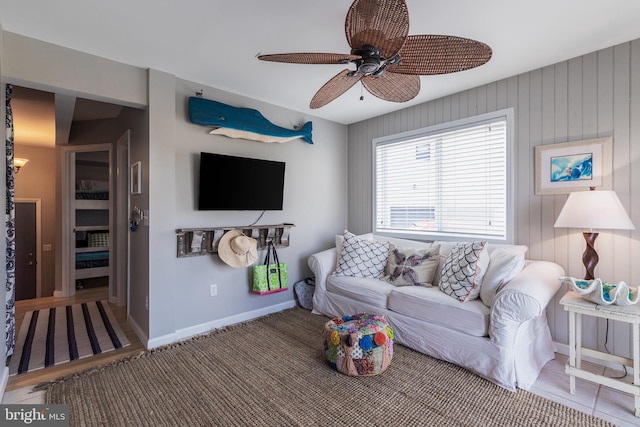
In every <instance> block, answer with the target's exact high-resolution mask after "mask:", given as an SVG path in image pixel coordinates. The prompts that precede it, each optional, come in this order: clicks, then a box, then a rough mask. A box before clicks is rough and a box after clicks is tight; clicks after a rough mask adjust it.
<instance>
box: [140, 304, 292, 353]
mask: <svg viewBox="0 0 640 427" xmlns="http://www.w3.org/2000/svg"><path fill="white" fill-rule="evenodd" d="M295 306H296V302H295V301H287V302H284V303H281V304H276V305H271V306H269V307H264V308H261V309H258V310H253V311H247V312H244V313H240V314H235V315H233V316H229V317H225V318H222V319H217V320H213V321H211V322H206V323H201V324H199V325H195V326H190V327H188V328H184V329H178V330H177V331H175V332H174V333H172V334H167V335H163V336H160V337H156V338H151V339H149V340H148V342H147V348H148V349H152V348H156V347H161V346H163V345H168V344H172V343H174V342H178V341H183V340H185V339H187V338H191V337H194V336H196V335H202V334H206V333H207V332H211V331H212V330H214V329H218V328H223V327H225V326H229V325H234V324H236V323H241V322H246V321H249V320H253V319H256V318H258V317H262V316H266V315H268V314H272V313H277V312H279V311H283V310H287V309H289V308H293V307H295Z"/></svg>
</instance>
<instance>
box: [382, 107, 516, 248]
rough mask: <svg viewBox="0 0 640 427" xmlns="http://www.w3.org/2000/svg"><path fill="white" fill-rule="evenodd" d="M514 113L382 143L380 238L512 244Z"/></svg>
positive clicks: (400, 136) (504, 112) (454, 124)
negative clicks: (486, 241)
mask: <svg viewBox="0 0 640 427" xmlns="http://www.w3.org/2000/svg"><path fill="white" fill-rule="evenodd" d="M512 114H513V113H512V110H503V111H497V112H494V113H490V114H485V115H482V116H476V117H472V118H469V119H464V120H459V121H456V122H452V123H446V124H443V125H438V126H434V127H430V128H426V129H419V130H416V131H411V132H406V133H403V134H399V135H392V136H388V137H384V138H377V139H375V140H374V141H373V144H374V156H375V158H374V166H375V177H374V196H375V202H374V220H375V221H374V223H375V232H382V233H385V232H386V233H389V234H401V235H403V236H406V235H416V236H415V237H418V238H423V239H441V240H447V239H449V240H455V239H460V238H473V239H489V240H493V241H502V242H510V241H511V238H512V231H511V230H512V227H513V220H512V218H511V215H512V214H511V212H512V209H511V207H510V203H511V197H510V196H509V194H510V191H511V179H510V178H511V174H510V170H509V168H510V166H511V162H510V159H509V156H510V153H511V137H510V135H511V129H510V128H511V123H512Z"/></svg>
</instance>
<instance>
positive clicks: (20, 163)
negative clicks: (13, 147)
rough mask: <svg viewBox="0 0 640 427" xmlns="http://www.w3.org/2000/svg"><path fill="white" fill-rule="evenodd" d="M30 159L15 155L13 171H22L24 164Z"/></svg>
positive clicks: (15, 172)
mask: <svg viewBox="0 0 640 427" xmlns="http://www.w3.org/2000/svg"><path fill="white" fill-rule="evenodd" d="M28 161H29V159H23V158H20V157H14V158H13V173H14V174H17V173H18V172H20V168H21V167H23V166H24V165H26V164H27V162H28Z"/></svg>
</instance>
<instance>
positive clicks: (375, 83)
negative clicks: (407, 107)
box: [362, 73, 420, 102]
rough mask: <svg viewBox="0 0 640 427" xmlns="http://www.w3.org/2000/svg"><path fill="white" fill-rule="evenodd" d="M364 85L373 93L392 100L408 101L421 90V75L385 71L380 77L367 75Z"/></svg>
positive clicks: (363, 80)
mask: <svg viewBox="0 0 640 427" xmlns="http://www.w3.org/2000/svg"><path fill="white" fill-rule="evenodd" d="M362 85H363V86H364V87H365V88H366V89H367V90H368V91H369V92H371V94H372V95H374V96H376V97H378V98H380V99H384V100H385V101H392V102H407V101H409V100H411V99H413V98H415V97H416V95H418V93H419V92H420V77H419V76H412V75H409V74H394V73H385V74H383V75H382V76H380V77H373V76H367V77H365V78H363V79H362Z"/></svg>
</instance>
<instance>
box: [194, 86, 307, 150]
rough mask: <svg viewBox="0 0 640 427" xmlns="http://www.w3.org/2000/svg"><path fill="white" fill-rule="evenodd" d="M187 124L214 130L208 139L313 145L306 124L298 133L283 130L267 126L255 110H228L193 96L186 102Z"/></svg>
mask: <svg viewBox="0 0 640 427" xmlns="http://www.w3.org/2000/svg"><path fill="white" fill-rule="evenodd" d="M189 120H191V122H192V123H195V124H198V125H203V126H212V127H214V129H213V130H212V131H211V132H209V133H210V134H212V135H225V136H228V137H231V138H242V139H250V140H252V141H260V142H289V141H291V140H293V139H297V138H302V139H303V140H305V141H306V142H307V143H309V144H313V140H312V139H311V130H312V126H311V122H306V123H305V124H304V125H303V126H302V127H301V128H300V129H296V130H292V129H286V128H282V127H280V126H276V125H274V124H273V123H271V122H270V121H269V120H267V119H266V118H265V117H264V116H263V115H262V114H261V113H260V112H259V111H258V110H253V109H251V108H238V107H232V106H231V105H227V104H223V103H221V102H217V101H211V100H209V99H204V98H199V97H195V96H192V97H190V98H189Z"/></svg>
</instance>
